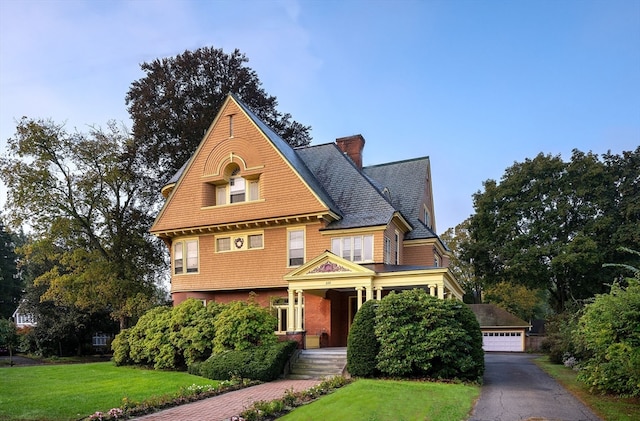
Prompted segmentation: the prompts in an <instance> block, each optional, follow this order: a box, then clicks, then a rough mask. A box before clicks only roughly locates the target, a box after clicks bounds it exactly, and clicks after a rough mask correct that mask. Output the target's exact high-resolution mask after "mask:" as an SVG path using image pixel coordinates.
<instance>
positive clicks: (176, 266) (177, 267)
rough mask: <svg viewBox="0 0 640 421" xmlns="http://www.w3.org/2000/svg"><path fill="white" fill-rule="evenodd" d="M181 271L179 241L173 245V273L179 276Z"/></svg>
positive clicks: (180, 243)
mask: <svg viewBox="0 0 640 421" xmlns="http://www.w3.org/2000/svg"><path fill="white" fill-rule="evenodd" d="M183 269H184V267H183V262H182V241H179V242H177V243H175V244H174V245H173V272H174V273H175V274H179V273H182V271H183Z"/></svg>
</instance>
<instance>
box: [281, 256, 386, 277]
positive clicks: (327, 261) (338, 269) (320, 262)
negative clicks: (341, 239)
mask: <svg viewBox="0 0 640 421" xmlns="http://www.w3.org/2000/svg"><path fill="white" fill-rule="evenodd" d="M374 275H375V272H374V271H372V270H371V269H367V268H365V267H363V266H360V265H359V264H357V263H353V262H351V261H349V260H346V259H343V258H342V257H340V256H337V255H335V254H333V253H331V252H330V251H325V252H324V253H322V254H321V255H319V256H317V257H316V258H315V259H313V260H310V261H308V262H307V263H305V264H303V265H302V266H300V267H298V268H296V269H294V270H293V271H291V272H289V273H288V274H286V275H285V276H284V279H285V280H286V281H288V282H291V281H303V280H305V279H308V280H314V279H318V278H323V279H324V278H345V277H347V278H351V277H362V276H365V277H373V276H374Z"/></svg>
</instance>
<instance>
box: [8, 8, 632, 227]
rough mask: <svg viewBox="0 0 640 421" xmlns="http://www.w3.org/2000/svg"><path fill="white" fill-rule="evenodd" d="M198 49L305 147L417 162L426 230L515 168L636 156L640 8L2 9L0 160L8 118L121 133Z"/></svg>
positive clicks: (459, 215) (452, 221)
mask: <svg viewBox="0 0 640 421" xmlns="http://www.w3.org/2000/svg"><path fill="white" fill-rule="evenodd" d="M203 46H213V47H216V48H223V49H224V50H225V51H226V52H231V51H232V50H233V49H235V48H238V49H240V51H242V52H243V53H245V54H246V55H247V56H248V58H249V60H250V61H249V63H248V66H249V67H251V68H252V69H254V70H255V71H256V72H257V74H258V76H259V78H260V80H261V81H262V83H263V87H264V89H265V90H266V91H267V93H269V94H270V95H274V96H276V97H277V98H278V101H279V107H278V109H279V110H280V111H281V112H288V113H290V114H291V115H292V116H293V118H294V119H295V120H297V121H299V122H301V123H303V124H305V125H311V126H312V136H313V139H314V140H313V143H326V142H330V141H334V140H335V138H337V137H342V136H348V135H352V134H357V133H360V134H362V135H363V136H364V137H365V139H366V147H365V151H364V161H365V165H374V164H379V163H383V162H389V161H396V160H403V159H410V158H415V157H421V156H427V155H428V156H430V158H431V165H432V178H433V187H434V198H435V204H436V219H437V226H438V231H439V232H443V231H444V230H445V229H447V228H449V227H451V226H455V225H456V224H458V223H459V222H461V221H462V220H464V219H465V218H466V217H468V216H469V215H470V214H472V213H473V207H472V194H473V193H474V192H476V191H478V190H480V189H482V182H483V181H485V180H487V179H490V178H492V179H499V178H500V177H501V176H502V174H503V173H504V170H505V169H506V168H507V167H508V166H510V165H511V164H513V163H514V162H516V161H517V162H521V161H523V160H524V159H525V158H533V157H534V156H535V155H537V154H538V153H540V152H544V153H551V154H554V155H556V154H561V155H562V157H563V158H565V159H569V157H570V153H571V150H572V149H574V148H577V149H580V150H582V151H593V152H594V153H598V154H602V153H605V152H607V151H608V150H611V151H612V152H614V153H620V152H622V151H624V150H632V149H635V148H636V147H637V146H638V145H640V0H597V1H593V0H571V1H566V0H564V1H563V0H558V1H550V0H541V1H525V0H522V1H520V0H486V1H471V0H444V1H432V0H424V1H409V0H397V1H382V0H378V1H376V0H369V1H331V0H329V1H320V0H317V1H304V0H299V1H296V0H290V1H268V0H261V1H152V0H138V1H106V0H103V1H72V0H66V1H62V0H58V1H56V0H40V1H33V0H2V1H0V150H1V151H2V153H5V152H4V150H5V149H4V148H5V144H6V139H7V138H9V137H10V136H12V135H13V133H14V129H15V121H16V119H19V118H20V117H21V116H28V117H31V118H52V119H53V120H54V121H56V122H57V123H63V122H66V127H67V128H68V129H70V130H73V128H78V129H79V130H81V131H85V130H86V129H87V127H88V126H90V125H98V126H100V125H102V126H104V125H105V124H106V122H107V121H108V120H111V119H115V120H118V121H122V122H124V123H125V124H126V125H127V126H128V127H131V123H130V121H129V119H128V113H127V111H126V107H125V102H124V98H125V95H126V92H127V90H128V88H129V86H130V84H131V83H132V82H133V81H135V80H137V79H139V78H141V77H143V73H142V72H141V71H140V68H139V64H140V63H142V62H144V61H151V60H153V59H155V58H160V57H169V56H175V55H177V54H180V53H182V52H184V51H185V50H187V49H189V50H193V49H196V48H199V47H203ZM4 197H6V187H4V186H0V203H4Z"/></svg>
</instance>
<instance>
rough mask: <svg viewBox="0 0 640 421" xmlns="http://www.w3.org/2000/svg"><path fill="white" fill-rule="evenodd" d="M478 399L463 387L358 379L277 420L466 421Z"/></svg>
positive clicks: (474, 390) (476, 390) (474, 388)
mask: <svg viewBox="0 0 640 421" xmlns="http://www.w3.org/2000/svg"><path fill="white" fill-rule="evenodd" d="M479 395H480V387H479V386H472V385H465V384H445V383H428V382H418V381H393V380H365V379H361V380H357V381H356V382H354V383H351V384H350V385H348V386H345V387H342V388H340V389H338V390H336V391H335V392H333V393H331V394H330V395H327V396H325V397H323V398H321V399H319V400H317V401H315V402H313V403H311V404H309V405H305V406H302V407H300V408H298V409H296V410H294V411H293V412H290V413H289V414H287V415H286V416H284V417H283V418H280V419H281V420H288V421H292V420H296V421H297V420H305V421H306V420H319V421H326V420H353V419H357V420H363V421H374V420H381V421H382V420H430V421H439V420H442V421H455V420H465V419H467V418H468V416H469V413H470V412H471V409H472V408H473V403H474V402H475V401H476V399H477V398H478V396H479Z"/></svg>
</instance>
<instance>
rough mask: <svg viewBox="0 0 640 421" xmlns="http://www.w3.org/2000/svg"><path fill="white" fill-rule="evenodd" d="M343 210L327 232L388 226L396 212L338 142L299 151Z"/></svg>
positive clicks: (308, 147)
mask: <svg viewBox="0 0 640 421" xmlns="http://www.w3.org/2000/svg"><path fill="white" fill-rule="evenodd" d="M295 152H296V153H297V154H298V156H300V158H301V159H302V160H303V161H304V162H305V164H306V166H307V167H308V168H309V170H310V171H311V172H312V173H313V175H314V176H315V178H316V179H317V180H318V182H319V183H320V184H321V185H322V186H323V188H324V190H325V191H327V192H328V194H329V195H330V196H331V198H332V199H333V201H334V203H336V204H337V206H338V208H339V209H340V214H341V215H342V219H340V220H339V221H335V222H332V223H331V224H329V225H328V226H327V229H344V228H357V227H368V226H376V225H386V224H388V223H389V222H390V221H391V218H393V214H394V213H395V211H396V209H395V208H394V207H393V206H392V205H391V203H389V202H388V201H387V200H386V199H385V197H384V196H383V195H382V193H381V192H380V191H379V190H378V188H376V186H374V185H373V184H372V183H371V182H370V180H369V179H367V178H366V177H364V176H363V174H362V172H360V170H358V168H356V166H355V165H354V164H353V162H352V161H351V160H350V159H349V158H348V157H347V156H345V155H344V154H343V153H342V151H341V150H340V149H339V148H338V146H337V145H336V144H335V143H327V144H323V145H317V146H307V147H303V148H298V149H295Z"/></svg>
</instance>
